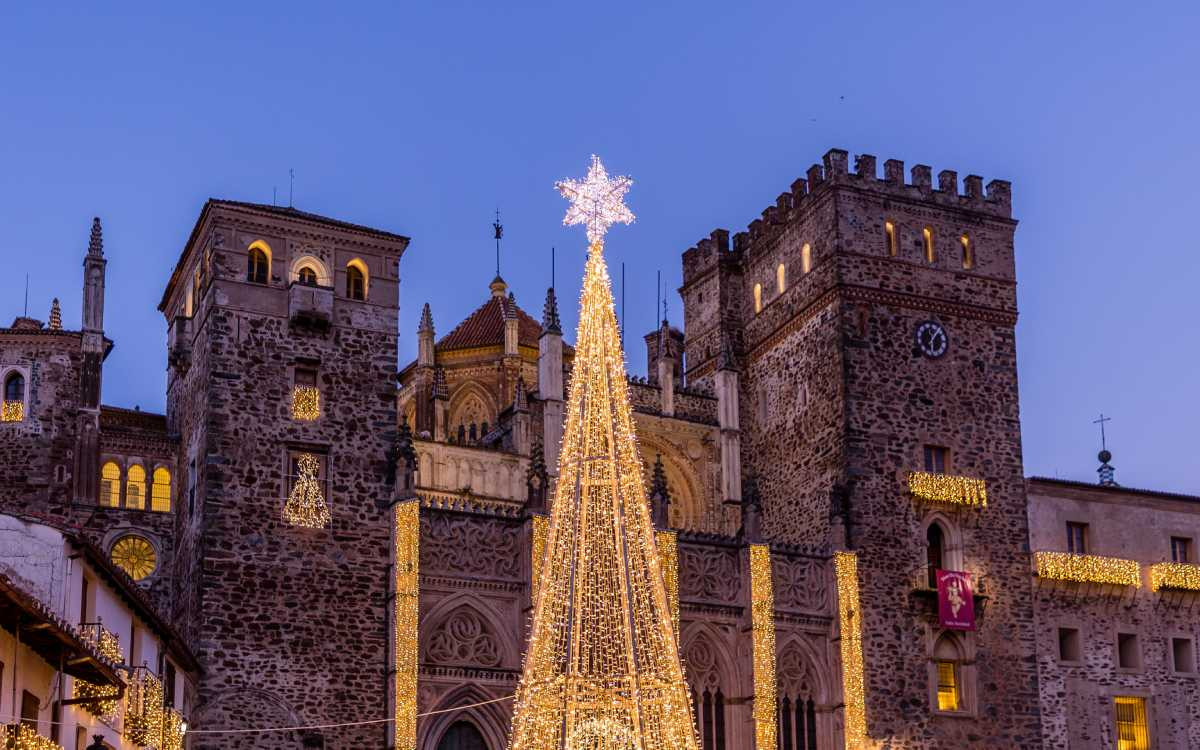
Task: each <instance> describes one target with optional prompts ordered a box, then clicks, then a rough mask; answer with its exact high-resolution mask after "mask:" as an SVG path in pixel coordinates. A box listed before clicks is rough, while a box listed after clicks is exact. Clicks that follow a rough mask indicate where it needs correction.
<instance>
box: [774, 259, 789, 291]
mask: <svg viewBox="0 0 1200 750" xmlns="http://www.w3.org/2000/svg"><path fill="white" fill-rule="evenodd" d="M786 289H787V268H786V267H784V265H783V264H782V263H780V264H779V265H778V266H776V268H775V292H776V294H783V292H784V290H786Z"/></svg>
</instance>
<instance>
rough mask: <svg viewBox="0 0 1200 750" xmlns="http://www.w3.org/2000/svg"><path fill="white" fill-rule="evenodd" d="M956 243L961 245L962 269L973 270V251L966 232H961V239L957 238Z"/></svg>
mask: <svg viewBox="0 0 1200 750" xmlns="http://www.w3.org/2000/svg"><path fill="white" fill-rule="evenodd" d="M958 241H959V243H960V244H962V264H963V268H968V269H970V268H974V267H975V251H974V250H973V249H971V238H970V236H969V235H968V234H967V233H966V232H963V234H962V237H959V238H958Z"/></svg>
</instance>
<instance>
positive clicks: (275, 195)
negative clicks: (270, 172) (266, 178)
mask: <svg viewBox="0 0 1200 750" xmlns="http://www.w3.org/2000/svg"><path fill="white" fill-rule="evenodd" d="M271 205H272V206H278V205H279V187H278V186H277V185H272V186H271Z"/></svg>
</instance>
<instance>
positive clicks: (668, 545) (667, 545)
mask: <svg viewBox="0 0 1200 750" xmlns="http://www.w3.org/2000/svg"><path fill="white" fill-rule="evenodd" d="M654 542H655V545H657V547H658V564H659V565H660V566H661V567H662V574H663V586H664V587H666V589H667V606H668V607H669V608H670V610H671V621H672V622H673V623H674V624H675V642H676V643H678V642H679V535H678V534H676V533H675V532H674V531H656V532H655V533H654Z"/></svg>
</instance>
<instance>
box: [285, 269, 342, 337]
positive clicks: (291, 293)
mask: <svg viewBox="0 0 1200 750" xmlns="http://www.w3.org/2000/svg"><path fill="white" fill-rule="evenodd" d="M288 321H289V322H290V323H291V324H292V325H294V326H300V327H303V328H313V329H316V330H321V331H323V330H325V329H327V328H329V326H330V325H331V324H332V323H333V287H330V286H310V285H308V284H301V283H300V282H298V281H293V282H292V283H291V284H290V285H289V286H288Z"/></svg>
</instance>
